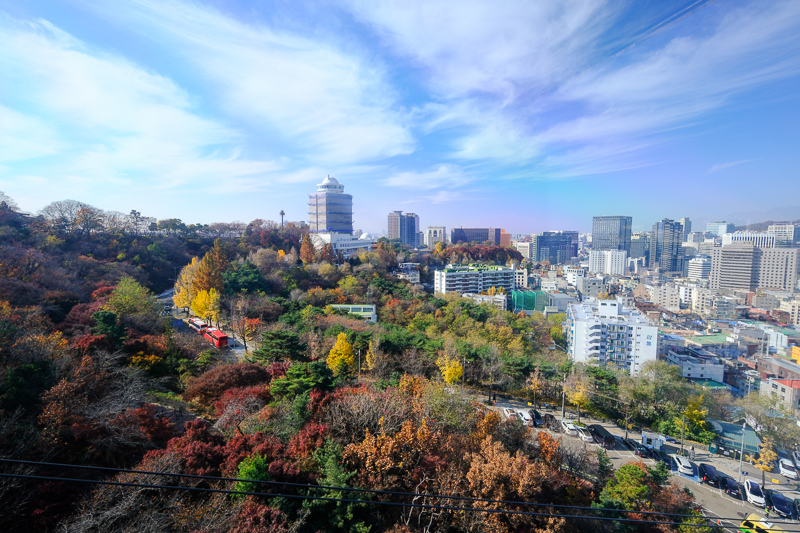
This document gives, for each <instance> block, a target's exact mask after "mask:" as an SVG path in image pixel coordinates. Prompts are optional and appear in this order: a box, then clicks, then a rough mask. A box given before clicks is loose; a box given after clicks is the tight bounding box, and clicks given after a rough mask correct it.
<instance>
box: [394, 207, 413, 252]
mask: <svg viewBox="0 0 800 533" xmlns="http://www.w3.org/2000/svg"><path fill="white" fill-rule="evenodd" d="M388 224H389V239H397V240H399V241H400V242H402V243H403V244H405V245H408V246H411V247H412V248H418V247H419V244H420V243H419V217H418V216H417V215H416V214H414V213H406V214H403V212H402V211H392V212H391V213H389V219H388Z"/></svg>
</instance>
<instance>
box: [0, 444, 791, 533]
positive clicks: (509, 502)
mask: <svg viewBox="0 0 800 533" xmlns="http://www.w3.org/2000/svg"><path fill="white" fill-rule="evenodd" d="M0 462H4V463H10V464H27V465H34V466H48V467H58V468H73V469H84V470H96V471H104V472H114V473H120V474H142V475H154V476H164V477H179V478H189V479H201V480H206V481H217V482H219V481H224V482H240V483H254V484H261V485H268V486H279V487H284V488H297V489H312V490H335V491H339V492H355V493H366V494H383V495H392V496H410V497H414V498H419V497H425V498H432V499H443V500H457V501H465V502H476V503H490V504H504V505H517V506H528V507H547V508H555V509H571V510H574V511H588V512H591V513H598V512H610V513H626V514H627V513H635V514H638V515H657V516H666V517H673V518H700V517H699V516H697V515H690V514H678V513H661V512H657V511H630V510H625V509H609V508H597V507H581V506H573V505H560V504H548V503H538V502H521V501H513V500H496V499H490V498H472V497H468V496H447V495H439V494H425V493H414V492H402V491H389V490H378V489H360V488H354V487H336V486H328V485H312V484H307V483H290V482H280V481H268V480H257V479H242V478H228V477H216V476H206V475H198V474H181V473H174V472H161V471H151V470H132V469H123V468H112V467H102V466H82V465H72V464H67V463H48V462H40V461H24V460H18V459H6V458H0ZM0 477H12V478H20V479H46V480H52V481H64V482H78V483H90V484H91V483H94V484H100V485H116V486H124V487H139V488H156V489H171V490H188V491H199V492H222V493H226V494H228V493H230V494H243V495H253V496H267V497H277V496H283V497H287V498H299V499H321V500H330V501H342V502H356V503H371V504H376V505H392V506H401V507H422V508H428V509H445V510H466V511H477V512H489V513H508V514H530V515H534V516H554V517H563V518H583V519H587V520H621V521H630V522H643V523H649V524H658V523H662V524H679V525H697V524H685V523H683V522H667V521H663V522H657V521H649V520H631V519H621V518H616V517H601V516H587V515H565V514H553V513H543V512H538V513H537V512H532V511H512V510H503V509H485V508H474V507H454V506H442V505H434V504H416V503H405V502H383V501H372V500H358V499H348V498H330V497H316V496H308V495H287V494H277V493H268V492H267V493H265V492H253V491H250V492H248V491H238V490H227V489H212V488H201V487H188V486H183V485H158V484H144V483H136V482H122V481H102V480H92V479H86V478H62V477H55V476H32V475H25V474H8V473H2V472H0ZM719 519H720V520H728V521H737V520H739V519H738V518H726V517H719ZM773 523H776V524H790V523H793V522H774V521H773Z"/></svg>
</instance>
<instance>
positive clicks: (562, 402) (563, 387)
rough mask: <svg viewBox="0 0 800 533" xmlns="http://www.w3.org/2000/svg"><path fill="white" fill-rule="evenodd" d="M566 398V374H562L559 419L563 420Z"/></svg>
mask: <svg viewBox="0 0 800 533" xmlns="http://www.w3.org/2000/svg"><path fill="white" fill-rule="evenodd" d="M556 346H558V345H556ZM566 398H567V375H566V374H564V383H563V384H562V385H561V420H564V400H566Z"/></svg>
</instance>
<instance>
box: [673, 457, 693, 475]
mask: <svg viewBox="0 0 800 533" xmlns="http://www.w3.org/2000/svg"><path fill="white" fill-rule="evenodd" d="M672 460H673V461H675V464H676V465H677V467H678V472H680V473H681V474H686V475H687V476H693V475H694V466H693V465H692V462H691V461H689V459H687V458H686V457H684V456H682V455H677V454H676V455H673V456H672Z"/></svg>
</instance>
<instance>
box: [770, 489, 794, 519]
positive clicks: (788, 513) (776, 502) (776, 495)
mask: <svg viewBox="0 0 800 533" xmlns="http://www.w3.org/2000/svg"><path fill="white" fill-rule="evenodd" d="M764 505H766V506H767V507H769V510H770V512H774V513H776V514H778V515H780V516H783V517H784V518H791V517H792V502H791V501H789V498H787V497H786V496H784V495H783V494H782V493H780V492H778V491H777V490H774V489H764Z"/></svg>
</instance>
